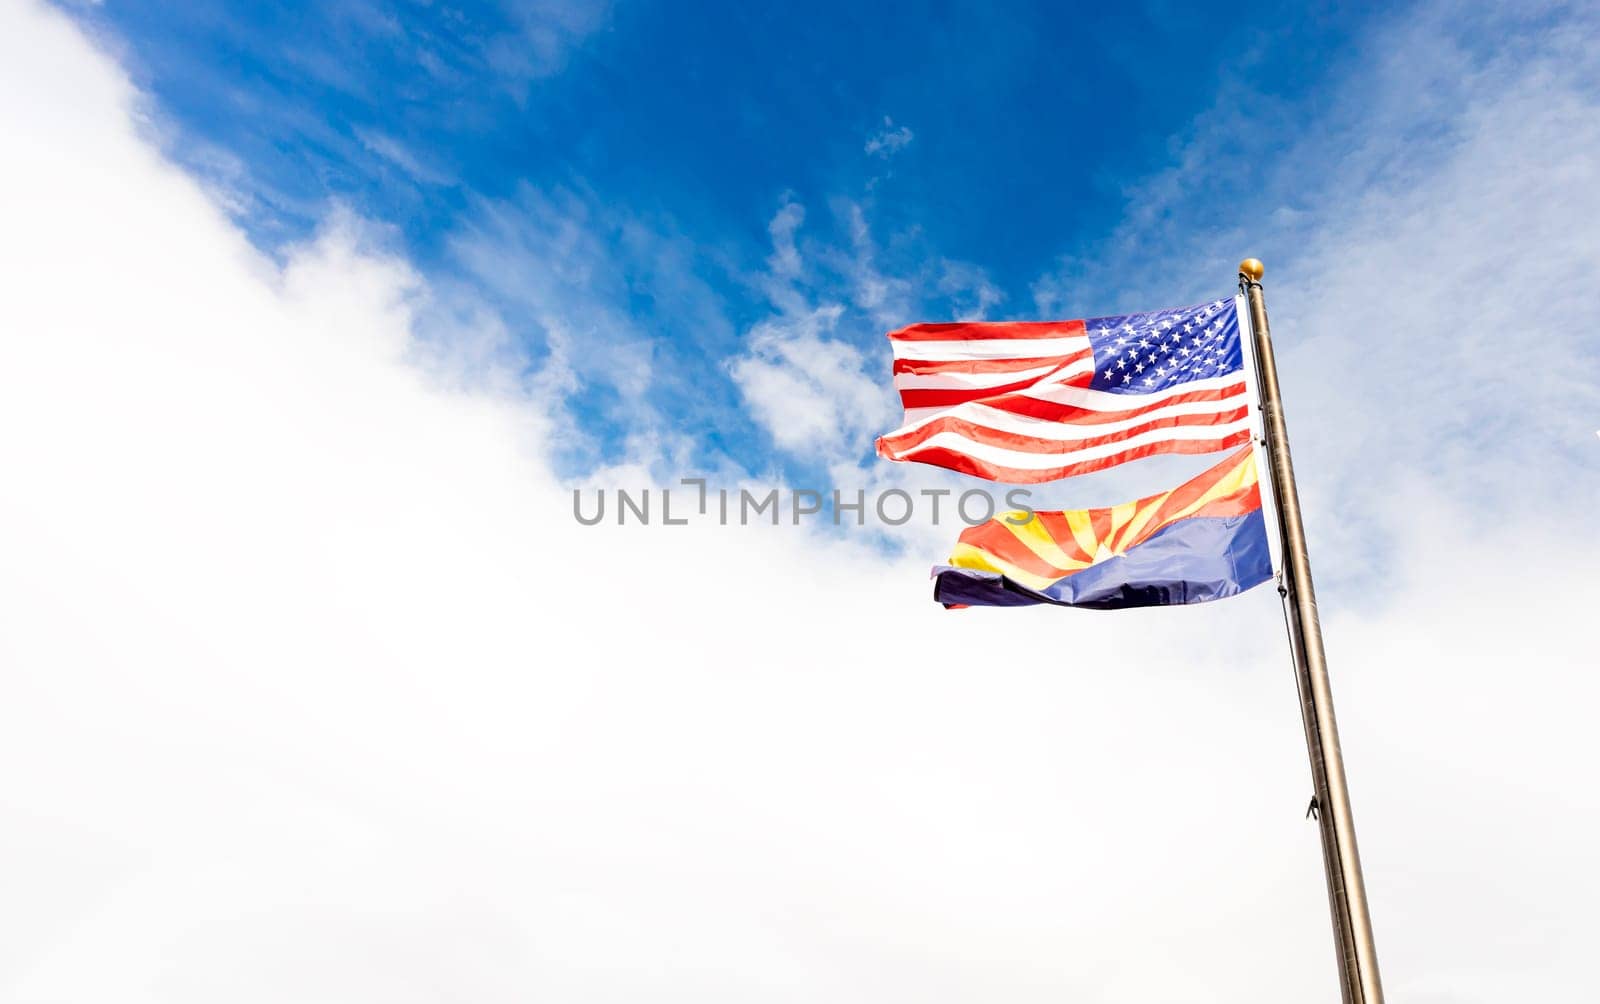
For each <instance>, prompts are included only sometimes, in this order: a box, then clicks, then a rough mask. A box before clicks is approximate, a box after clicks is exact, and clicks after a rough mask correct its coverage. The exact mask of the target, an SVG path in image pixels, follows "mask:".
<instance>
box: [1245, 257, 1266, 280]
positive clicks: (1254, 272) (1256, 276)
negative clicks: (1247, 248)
mask: <svg viewBox="0 0 1600 1004" xmlns="http://www.w3.org/2000/svg"><path fill="white" fill-rule="evenodd" d="M1266 271H1267V266H1265V265H1263V264H1261V259H1260V258H1246V259H1245V260H1244V261H1242V262H1240V263H1239V274H1240V275H1247V276H1249V277H1250V281H1251V282H1260V281H1261V277H1262V276H1263V275H1265V274H1266Z"/></svg>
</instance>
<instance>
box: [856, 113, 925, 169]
mask: <svg viewBox="0 0 1600 1004" xmlns="http://www.w3.org/2000/svg"><path fill="white" fill-rule="evenodd" d="M915 138H916V134H915V133H913V132H912V131H911V130H910V129H909V128H907V127H906V126H897V125H895V124H894V119H892V118H890V117H889V116H887V115H885V116H884V117H883V128H882V129H879V130H878V131H877V132H875V133H873V134H872V135H871V136H869V137H867V144H866V146H865V147H864V148H863V149H864V150H865V151H866V153H867V154H868V155H870V156H873V157H882V158H884V159H885V160H887V159H888V158H890V157H893V156H894V155H895V154H897V153H899V152H900V151H901V150H904V149H905V148H906V147H908V146H910V145H911V141H912V140H913V139H915Z"/></svg>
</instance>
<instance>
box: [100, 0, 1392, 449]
mask: <svg viewBox="0 0 1600 1004" xmlns="http://www.w3.org/2000/svg"><path fill="white" fill-rule="evenodd" d="M81 16H83V17H85V18H87V19H89V20H90V21H92V22H93V23H95V24H96V25H98V26H99V27H100V28H101V29H102V30H103V31H106V32H109V33H110V34H111V35H112V36H113V37H114V38H115V39H116V40H118V44H119V45H120V46H121V47H123V50H124V52H125V54H126V59H127V61H128V63H129V64H130V65H131V67H132V71H133V73H134V76H135V78H136V80H137V81H138V82H139V83H140V84H141V85H142V86H143V87H144V88H146V89H147V90H148V92H149V93H150V94H151V95H153V97H154V99H155V101H156V105H157V111H158V115H159V116H160V118H161V119H162V120H163V122H164V124H165V125H167V126H169V127H170V130H171V131H170V133H169V138H168V142H169V144H170V146H171V148H172V150H173V152H174V154H175V155H176V156H177V157H178V158H179V159H180V160H182V161H184V162H186V163H188V164H190V165H191V166H192V167H194V168H196V169H197V170H199V171H200V172H201V173H202V174H205V175H208V176H210V177H212V178H213V179H214V180H215V181H216V182H217V183H218V184H220V185H222V186H224V187H225V188H226V189H227V190H228V191H229V192H230V194H231V195H232V197H233V198H234V200H235V201H234V204H235V207H236V210H237V212H238V213H239V216H240V218H241V220H242V222H243V223H244V224H245V225H246V226H247V227H248V229H249V232H250V233H251V234H252V235H253V237H254V239H255V240H256V241H257V242H258V243H259V244H260V245H261V246H263V247H265V248H268V249H276V248H280V247H282V246H283V245H284V244H285V243H286V242H294V241H298V240H302V239H304V238H306V237H307V235H308V234H309V233H310V232H311V231H312V230H314V228H315V227H316V226H317V225H318V224H319V221H321V220H322V219H324V218H325V217H326V215H327V213H328V212H329V208H330V204H332V203H338V204H340V205H342V206H344V207H346V208H348V209H350V210H352V211H354V212H355V213H357V214H359V215H361V216H362V217H364V218H367V219H370V220H376V221H380V222H383V223H385V224H388V225H390V226H392V227H394V228H395V229H396V230H397V232H398V234H399V236H400V240H401V241H402V242H403V245H404V251H405V253H406V254H407V256H408V257H409V258H410V259H411V260H412V261H413V262H415V263H417V264H418V265H419V267H421V268H423V269H424V270H425V271H427V272H428V273H429V274H430V276H431V277H433V278H435V279H436V280H438V281H441V282H444V281H451V280H459V281H460V282H461V283H463V284H464V286H465V288H467V289H469V290H470V291H471V292H472V293H473V295H474V296H477V297H487V298H488V299H489V300H490V302H492V303H493V304H494V305H495V307H496V309H497V310H498V311H499V312H500V313H501V314H502V315H503V316H504V317H505V318H506V321H507V323H508V324H509V325H510V327H511V329H512V331H513V333H514V335H515V336H516V337H517V338H518V339H519V340H520V341H521V342H522V343H523V345H524V346H525V347H526V348H527V350H528V352H529V354H530V361H531V363H532V364H535V365H536V364H537V363H538V362H539V360H540V359H541V358H542V355H543V353H544V351H545V350H546V348H547V331H546V330H545V328H546V326H547V325H546V323H545V322H544V321H543V320H541V317H540V316H539V313H540V312H539V311H538V310H534V309H531V304H530V300H531V299H532V298H531V297H529V296H527V294H528V293H529V292H530V291H537V292H538V293H539V294H540V296H539V299H540V300H542V301H548V300H549V299H551V298H552V297H557V296H559V297H562V298H565V299H568V300H571V299H581V300H584V301H586V304H587V305H588V306H589V307H591V308H592V307H593V305H594V304H596V303H599V304H600V305H601V307H600V312H599V313H598V314H596V315H595V317H594V319H593V320H592V321H591V322H590V323H591V324H592V326H593V327H594V328H595V329H597V330H596V331H595V332H593V333H592V337H587V336H585V337H583V340H584V344H586V345H588V346H596V345H603V346H606V349H605V350H604V351H605V352H611V351H620V352H624V353H628V354H630V355H634V356H640V357H643V356H644V355H645V354H646V353H648V358H649V360H650V363H649V365H650V367H651V370H652V372H653V377H652V379H651V380H650V381H649V387H648V389H647V391H646V397H647V398H648V400H649V402H650V403H651V405H652V406H653V407H654V408H655V409H656V410H657V411H658V412H660V413H662V414H670V415H672V416H673V420H672V422H671V424H672V426H673V428H674V430H675V431H677V432H679V433H681V434H683V435H685V436H687V437H689V438H690V439H692V440H693V441H694V442H695V443H696V444H697V450H696V459H697V460H698V461H699V462H701V463H714V462H715V459H716V455H717V454H718V453H726V454H727V456H728V458H729V459H731V460H732V461H733V462H734V463H736V464H738V465H739V466H742V467H744V468H746V469H759V468H760V467H762V466H763V464H764V463H766V462H767V458H768V457H769V456H770V452H771V451H770V447H771V443H770V441H769V440H768V439H767V438H766V437H764V436H761V435H759V434H757V433H755V432H754V431H753V430H751V429H750V428H749V427H748V421H747V420H746V418H745V417H744V416H743V415H742V414H741V409H740V403H741V402H740V398H739V394H738V392H737V390H736V388H735V387H734V386H733V384H732V383H731V382H730V380H729V377H728V374H727V373H726V370H725V367H724V365H723V360H724V359H726V358H728V357H731V356H733V355H735V354H737V353H738V352H739V351H740V348H741V344H742V340H743V339H744V338H746V337H747V335H748V333H749V331H750V330H751V328H752V327H753V326H755V325H757V324H759V323H761V322H762V321H763V320H764V319H767V318H769V317H771V316H772V315H773V314H774V313H783V312H784V310H785V305H784V304H781V303H774V302H773V301H774V297H773V296H772V294H771V291H770V289H768V288H766V286H767V284H766V283H765V282H764V281H763V279H762V276H761V273H762V271H763V269H764V268H765V267H766V262H767V260H768V258H769V256H770V255H771V254H772V240H773V238H772V235H771V226H772V223H773V221H774V218H775V216H776V215H778V214H780V212H781V210H782V207H783V206H785V205H789V204H794V205H797V206H800V207H803V208H804V214H805V216H804V218H805V223H804V226H803V228H802V229H801V230H800V239H801V240H802V241H803V242H805V243H806V244H809V249H808V250H809V251H810V252H811V253H809V254H808V255H807V257H808V260H809V264H808V266H807V269H806V271H807V274H806V276H805V277H804V278H805V280H806V284H807V286H808V287H809V291H810V293H811V294H812V298H813V299H814V300H816V299H834V300H839V301H841V302H842V304H843V306H844V307H845V310H844V312H843V313H842V315H841V316H840V317H839V318H838V320H837V322H836V324H835V325H834V327H833V328H832V329H831V332H830V333H831V334H833V335H835V336H837V337H839V338H842V339H844V340H846V341H849V342H851V343H852V344H856V345H858V346H860V347H861V348H862V349H863V350H864V351H865V352H866V353H867V355H868V358H870V359H874V360H876V359H878V358H879V357H880V356H884V355H885V354H886V353H885V350H884V348H883V346H882V342H881V337H880V336H881V333H882V331H883V329H884V328H885V327H886V326H897V325H898V324H901V323H909V322H911V321H914V320H923V319H944V318H947V317H950V316H954V315H957V314H961V313H971V312H973V311H974V310H975V309H976V308H978V307H980V306H981V307H983V308H984V309H985V310H986V311H987V313H988V314H989V315H990V316H1009V317H1033V316H1038V315H1039V313H1040V309H1041V304H1040V303H1038V302H1037V300H1036V298H1035V289H1034V286H1035V284H1036V283H1037V282H1038V281H1039V280H1040V278H1041V276H1044V275H1046V274H1047V273H1048V272H1049V271H1050V270H1051V269H1052V268H1053V267H1054V266H1055V265H1056V263H1057V262H1058V261H1060V260H1062V259H1063V258H1064V257H1065V258H1066V259H1067V260H1081V259H1082V258H1083V257H1085V256H1089V255H1092V254H1094V253H1095V252H1096V249H1097V248H1099V247H1100V246H1101V245H1102V244H1104V243H1105V242H1106V241H1107V239H1108V237H1109V236H1110V235H1111V234H1112V233H1113V232H1114V231H1115V230H1116V228H1117V226H1118V224H1119V223H1120V222H1121V221H1122V220H1123V219H1124V217H1125V215H1126V213H1127V210H1128V204H1129V201H1130V198H1133V197H1134V194H1133V193H1132V192H1131V187H1132V185H1133V184H1134V183H1135V182H1137V181H1138V180H1140V179H1145V178H1149V177H1151V176H1154V175H1157V174H1159V173H1160V172H1161V171H1162V170H1163V169H1165V168H1167V167H1169V166H1170V165H1171V163H1172V162H1173V159H1174V157H1175V155H1176V153H1177V144H1178V143H1179V141H1180V139H1181V136H1182V134H1183V133H1184V131H1185V130H1186V129H1188V128H1189V127H1190V123H1192V122H1193V121H1194V120H1195V119H1196V117H1197V116H1200V115H1202V114H1204V113H1205V112H1206V111H1207V109H1209V108H1211V107H1212V106H1213V105H1214V103H1215V102H1216V101H1217V98H1218V95H1219V94H1220V93H1222V92H1224V91H1234V92H1240V93H1249V94H1251V95H1254V98H1253V100H1255V101H1256V102H1258V103H1260V104H1261V105H1262V106H1263V107H1271V108H1276V109H1282V108H1296V109H1300V108H1304V109H1307V111H1308V112H1314V111H1315V106H1316V99H1315V98H1314V97H1310V96H1309V95H1313V94H1314V93H1315V91H1316V89H1317V88H1318V87H1319V86H1321V85H1323V84H1324V83H1326V78H1327V77H1328V76H1329V74H1331V73H1335V72H1337V70H1338V68H1339V67H1340V66H1341V64H1342V63H1343V62H1345V61H1347V60H1348V58H1349V53H1350V51H1351V48H1352V45H1353V42H1352V39H1353V38H1355V37H1357V36H1359V34H1360V33H1361V32H1362V31H1364V30H1367V29H1369V28H1370V22H1371V15H1370V13H1369V12H1368V10H1367V9H1366V8H1365V7H1364V6H1363V5H1345V6H1342V7H1340V6H1333V7H1329V8H1327V9H1325V10H1320V11H1314V12H1311V11H1306V10H1304V9H1303V8H1302V6H1301V5H1278V6H1260V7H1254V8H1252V9H1251V10H1250V12H1249V16H1248V17H1242V16H1240V14H1239V12H1238V10H1237V8H1229V7H1227V6H1225V5H1213V6H1212V7H1210V8H1203V7H1200V6H1197V5H1186V4H1142V5H1141V4H1128V5H1080V6H1079V7H1077V8H1072V7H1068V6H1067V5H1059V4H1015V3H1013V4H982V5H965V6H964V5H952V4H928V5H901V4H885V5H875V4H869V5H862V4H841V5H805V6H804V7H792V8H780V7H770V5H755V6H751V5H744V4H730V5H726V6H725V7H723V8H722V9H721V10H720V11H712V10H710V9H709V8H707V9H697V12H696V15H695V16H693V17H687V16H684V12H683V10H682V9H681V8H676V7H674V6H673V5H666V4H653V3H628V2H625V3H620V4H617V5H615V6H613V7H607V6H603V5H597V4H569V3H566V2H558V3H539V4H532V5H505V6H501V5H496V4H447V3H437V4H424V3H401V4H377V3H365V2H339V3H331V4H326V5H321V4H319V5H303V6H299V9H292V8H284V7H276V6H269V5H237V4H222V3H213V2H197V3H185V4H169V5H139V4H119V3H109V4H106V5H105V6H104V7H98V8H94V9H93V10H91V11H87V12H84V13H82V15H81ZM1236 128H1237V129H1239V130H1247V129H1249V128H1251V124H1250V123H1244V122H1241V123H1237V124H1236ZM1245 145H1248V146H1249V147H1250V148H1251V149H1264V150H1267V151H1271V150H1272V149H1273V148H1274V147H1275V146H1276V145H1277V144H1276V143H1275V141H1274V140H1273V139H1272V138H1271V137H1269V136H1260V137H1251V138H1250V139H1249V140H1248V142H1247V143H1246V144H1245ZM1241 167H1242V168H1243V170H1242V171H1238V172H1237V175H1236V176H1233V177H1230V178H1227V179H1220V180H1223V181H1225V182H1226V183H1228V184H1238V185H1240V186H1241V187H1243V188H1246V189H1247V188H1248V187H1250V185H1251V183H1252V180H1253V179H1252V175H1256V174H1261V173H1265V172H1267V171H1268V170H1270V165H1269V164H1262V163H1255V162H1243V163H1239V162H1232V161H1230V168H1229V169H1230V171H1234V170H1236V169H1238V168H1241ZM1195 180H1196V181H1197V182H1200V181H1204V182H1206V183H1208V184H1216V183H1217V182H1218V180H1219V179H1211V178H1208V177H1204V176H1197V178H1196V179H1195ZM574 221H576V222H577V223H578V224H579V225H580V226H581V229H582V231H583V241H584V243H583V245H582V246H581V247H578V248H572V247H570V246H567V245H564V244H563V243H562V241H563V232H564V229H565V228H566V227H567V226H568V225H569V224H571V223H572V222H574ZM863 230H864V232H865V236H862V235H861V233H860V231H863ZM486 242H487V243H488V245H489V246H488V248H487V249H486V248H485V243H486ZM863 242H866V243H868V244H870V246H871V256H872V264H871V267H872V269H873V270H874V271H875V272H876V273H878V274H880V275H882V276H885V277H887V278H888V281H890V282H891V283H898V284H899V285H900V286H901V288H902V291H903V293H904V295H902V296H900V297H898V298H895V299H892V300H890V301H887V302H885V303H883V304H881V305H880V306H878V307H877V309H871V308H870V305H866V304H864V303H863V302H862V297H859V296H857V297H854V298H853V301H854V302H852V297H851V296H850V295H849V294H848V293H847V292H843V291H842V290H843V288H844V287H846V286H848V285H849V283H850V280H851V276H850V274H849V273H850V272H851V270H852V269H853V268H858V267H859V266H860V265H861V258H862V253H861V251H860V247H861V245H862V243H863ZM553 248H554V249H559V252H558V255H557V257H561V258H565V259H566V260H568V261H571V262H573V264H574V268H573V270H572V272H571V274H569V275H565V276H556V277H554V279H553V280H552V279H551V278H549V277H546V276H540V275H532V274H525V275H519V274H517V269H518V267H519V266H518V261H519V259H521V258H527V259H529V263H528V264H527V265H526V271H527V272H528V273H532V272H534V271H536V270H538V271H544V270H545V265H544V264H543V262H544V261H546V260H548V258H549V254H548V252H549V251H550V250H552V249H553ZM1229 255H1231V256H1232V257H1229ZM574 256H576V257H574ZM585 256H587V257H585ZM1159 257H1160V258H1162V259H1165V258H1166V257H1167V255H1166V253H1165V249H1162V253H1161V254H1160V255H1159ZM1236 260H1237V255H1236V254H1234V253H1233V252H1232V251H1228V252H1226V253H1225V254H1224V256H1223V257H1222V258H1221V259H1219V260H1215V261H1205V262H1197V263H1196V268H1195V270H1194V274H1190V275H1185V276H1183V277H1182V279H1181V280H1180V281H1178V282H1174V283H1172V284H1171V286H1172V288H1170V289H1169V290H1166V291H1164V292H1163V293H1161V294H1159V297H1158V299H1159V302H1143V301H1142V300H1137V298H1136V297H1135V296H1134V295H1131V294H1130V293H1128V292H1123V291H1119V290H1117V289H1116V288H1114V287H1111V286H1110V284H1107V288H1101V289H1099V290H1097V291H1096V292H1095V293H1094V294H1093V295H1083V296H1080V297H1077V298H1075V299H1074V302H1072V303H1070V304H1068V303H1059V304H1058V303H1054V302H1052V303H1049V304H1045V305H1043V306H1045V307H1047V308H1050V309H1058V310H1060V311H1063V312H1065V313H1067V314H1068V315H1069V316H1083V315H1093V314H1096V313H1111V312H1113V311H1114V310H1117V309H1148V308H1154V307H1160V306H1167V305H1170V304H1175V303H1178V302H1187V300H1189V299H1196V298H1205V297H1210V296H1212V295H1216V294H1218V293H1220V292H1222V291H1225V290H1226V289H1227V288H1228V283H1229V276H1230V274H1231V266H1232V264H1233V262H1234V261H1236ZM1197 275H1203V276H1204V277H1205V278H1204V279H1203V280H1201V281H1198V282H1197V281H1196V279H1197ZM552 281H553V282H554V284H555V285H556V286H557V287H559V288H558V289H551V288H550V286H549V284H550V283H551V282H552ZM979 289H982V290H986V292H983V293H982V294H981V295H980V293H979V292H978V290H979ZM1079 300H1081V301H1082V302H1078V301H1079ZM579 368H580V371H581V372H580V374H579V377H580V379H581V380H582V381H583V385H582V386H581V387H580V389H579V392H578V393H575V394H574V400H575V401H576V402H577V403H576V404H575V408H576V410H577V413H578V414H579V415H580V416H581V418H582V419H583V420H584V421H585V423H586V424H587V425H588V426H589V427H591V428H595V429H598V430H599V433H600V434H599V435H598V437H597V438H596V440H595V442H594V443H593V444H592V447H593V449H592V451H591V452H589V453H581V454H579V455H575V456H573V457H572V458H570V465H571V467H572V468H574V469H581V468H583V467H584V466H585V465H592V464H593V463H595V462H597V461H598V460H601V459H605V458H607V457H614V456H616V455H617V454H618V451H619V449H620V447H619V444H620V443H622V442H623V441H625V440H626V438H627V436H628V435H629V433H630V431H631V430H632V429H634V428H636V427H637V425H638V411H637V406H638V400H637V395H636V394H635V393H633V390H632V388H629V387H621V388H619V387H617V386H616V385H615V381H614V380H611V379H609V377H610V376H611V374H610V373H609V372H608V371H605V370H603V369H600V370H596V369H593V368H590V369H588V370H585V369H584V366H582V365H580V367H579ZM885 382H886V381H885ZM858 445H859V444H858ZM785 463H786V465H787V466H788V467H789V468H790V469H796V468H798V469H802V470H803V469H805V468H806V466H807V458H803V457H794V458H790V459H788V460H787V461H786V462H785Z"/></svg>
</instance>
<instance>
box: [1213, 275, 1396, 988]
mask: <svg viewBox="0 0 1600 1004" xmlns="http://www.w3.org/2000/svg"><path fill="white" fill-rule="evenodd" d="M1265 271H1266V268H1265V266H1263V265H1262V264H1261V262H1260V261H1259V260H1258V259H1255V258H1246V259H1245V260H1244V261H1242V262H1240V263H1239V286H1240V288H1241V289H1242V290H1243V291H1244V293H1245V297H1246V299H1247V300H1248V303H1249V308H1250V329H1251V339H1252V342H1253V346H1254V349H1255V352H1254V355H1255V365H1256V377H1257V380H1256V382H1257V385H1258V386H1259V388H1260V408H1261V417H1262V427H1263V432H1264V434H1265V436H1266V441H1267V442H1266V445H1267V456H1268V460H1269V462H1270V464H1269V466H1270V467H1271V470H1272V494H1273V498H1274V499H1275V500H1276V501H1277V510H1278V531H1279V534H1280V537H1281V539H1282V542H1283V552H1282V553H1283V562H1284V576H1283V579H1282V580H1281V584H1280V587H1279V591H1280V592H1281V593H1282V594H1283V596H1284V602H1285V606H1286V609H1287V611H1288V613H1289V618H1288V620H1289V623H1290V639H1289V641H1290V647H1291V649H1292V651H1293V654H1294V657H1295V677H1296V681H1297V682H1298V684H1299V689H1300V712H1301V716H1302V719H1303V721H1304V724H1305V730H1306V752H1307V754H1308V755H1309V756H1310V758H1311V777H1312V781H1313V783H1314V785H1315V791H1316V794H1315V799H1314V801H1313V802H1312V807H1313V809H1314V810H1315V815H1316V816H1317V825H1318V827H1319V828H1320V830H1321V832H1322V860H1323V866H1324V870H1325V872H1326V876H1327V880H1328V905H1329V908H1330V911H1331V913H1332V915H1333V934H1334V942H1335V948H1336V949H1337V950H1338V954H1339V970H1340V976H1341V980H1342V982H1341V988H1340V989H1341V996H1342V999H1343V1001H1344V1004H1383V983H1382V981H1381V980H1380V978H1379V976H1378V952H1377V947H1376V945H1375V944H1374V942H1373V938H1372V918H1371V916H1370V915H1369V913H1368V911H1367V890H1366V883H1365V882H1364V881H1363V879H1362V877H1361V855H1360V854H1359V853H1358V852H1357V850H1356V826H1355V820H1354V818H1353V817H1352V816H1351V814H1350V793H1349V791H1348V789H1347V788H1346V787H1345V775H1344V757H1343V756H1342V755H1340V752H1339V726H1338V724H1337V723H1336V722H1335V721H1334V715H1333V693H1332V691H1331V690H1330V688H1329V686H1328V664H1327V660H1326V657H1325V656H1324V654H1323V651H1322V628H1321V626H1320V625H1319V624H1318V621H1317V596H1316V592H1315V590H1313V588H1312V585H1311V559H1310V557H1309V556H1308V555H1307V553H1306V535H1305V524H1304V522H1303V521H1302V520H1301V517H1300V497H1299V494H1298V492H1296V490H1295V483H1294V464H1293V463H1292V462H1291V461H1290V459H1289V430H1288V427H1287V426H1286V425H1285V424H1284V419H1283V402H1282V399H1281V397H1280V396H1279V393H1278V369H1277V365H1276V363H1275V362H1274V360H1273V356H1272V337H1271V334H1270V333H1269V332H1268V329H1267V305H1266V301H1265V299H1263V297H1262V293H1261V276H1262V274H1263V273H1264V272H1265Z"/></svg>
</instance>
